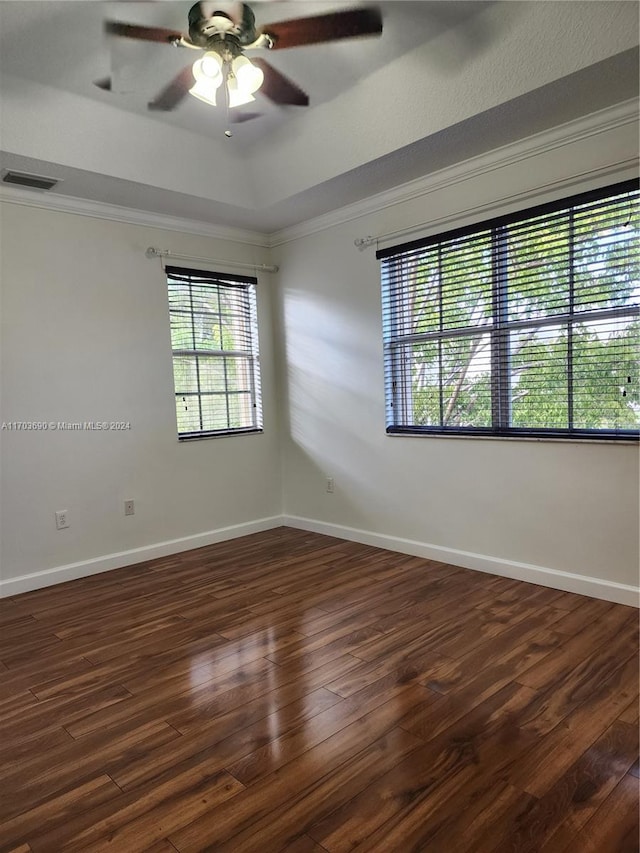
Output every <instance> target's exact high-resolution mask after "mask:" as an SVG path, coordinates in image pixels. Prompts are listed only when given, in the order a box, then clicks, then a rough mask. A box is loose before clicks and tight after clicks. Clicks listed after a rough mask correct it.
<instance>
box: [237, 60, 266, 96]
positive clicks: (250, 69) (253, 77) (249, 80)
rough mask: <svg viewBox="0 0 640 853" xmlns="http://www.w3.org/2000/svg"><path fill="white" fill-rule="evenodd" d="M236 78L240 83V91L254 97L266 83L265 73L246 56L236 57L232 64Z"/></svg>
mask: <svg viewBox="0 0 640 853" xmlns="http://www.w3.org/2000/svg"><path fill="white" fill-rule="evenodd" d="M231 68H232V69H233V73H234V76H235V78H236V80H237V81H238V89H239V90H240V91H242V92H247V93H248V94H250V95H253V93H254V92H257V91H258V89H259V88H260V86H262V84H263V82H264V72H263V71H262V69H261V68H258V66H257V65H254V64H253V63H252V62H250V61H249V60H248V59H247V57H246V56H236V58H235V59H234V60H233V62H232V63H231Z"/></svg>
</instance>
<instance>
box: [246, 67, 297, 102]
mask: <svg viewBox="0 0 640 853" xmlns="http://www.w3.org/2000/svg"><path fill="white" fill-rule="evenodd" d="M251 61H252V62H253V64H254V65H257V66H258V68H261V69H262V72H263V74H264V83H263V84H262V86H261V87H260V89H259V91H260V94H261V95H266V96H267V98H269V99H270V100H271V101H273V102H274V103H276V104H293V105H294V106H296V107H306V106H308V105H309V95H307V93H306V92H304V91H303V90H302V89H301V88H300V86H298V85H297V83H294V82H293V80H290V79H289V78H288V77H285V76H284V74H283V73H282V72H281V71H278V70H277V68H274V67H273V65H270V64H269V63H268V62H267V61H266V60H264V59H260V58H256V59H253V57H252V59H251Z"/></svg>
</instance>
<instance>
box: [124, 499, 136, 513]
mask: <svg viewBox="0 0 640 853" xmlns="http://www.w3.org/2000/svg"><path fill="white" fill-rule="evenodd" d="M134 513H135V507H134V504H133V501H125V502H124V514H125V515H133V514H134Z"/></svg>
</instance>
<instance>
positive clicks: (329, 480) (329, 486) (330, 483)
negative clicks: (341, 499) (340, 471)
mask: <svg viewBox="0 0 640 853" xmlns="http://www.w3.org/2000/svg"><path fill="white" fill-rule="evenodd" d="M327 491H328V492H329V494H331V495H332V494H333V477H327Z"/></svg>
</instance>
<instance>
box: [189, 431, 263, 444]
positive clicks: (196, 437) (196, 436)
mask: <svg viewBox="0 0 640 853" xmlns="http://www.w3.org/2000/svg"><path fill="white" fill-rule="evenodd" d="M263 432H264V430H262V429H233V430H226V431H224V432H204V433H197V432H196V433H191V434H189V435H179V436H178V442H179V443H180V444H182V443H184V444H188V443H189V442H191V441H206V440H207V439H209V438H233V437H234V436H239V435H262V433H263Z"/></svg>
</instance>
